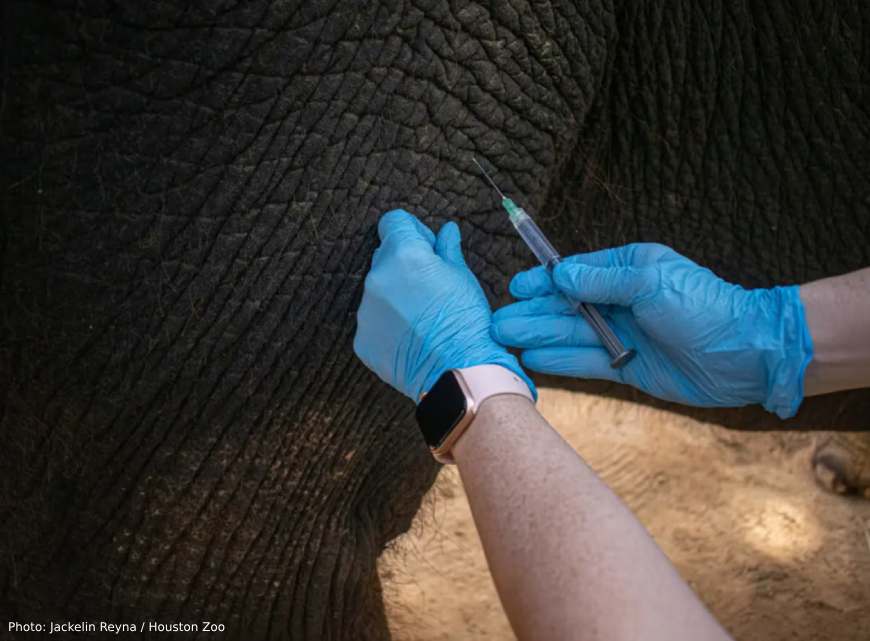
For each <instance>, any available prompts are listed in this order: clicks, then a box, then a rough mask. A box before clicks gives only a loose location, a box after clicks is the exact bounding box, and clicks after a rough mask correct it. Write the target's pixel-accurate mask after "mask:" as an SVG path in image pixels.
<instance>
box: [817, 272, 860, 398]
mask: <svg viewBox="0 0 870 641" xmlns="http://www.w3.org/2000/svg"><path fill="white" fill-rule="evenodd" d="M800 295H801V301H802V302H803V304H804V311H805V314H806V319H807V325H808V326H809V330H810V336H812V339H813V359H812V361H810V364H809V365H808V366H807V371H806V374H805V376H804V394H805V395H806V396H812V395H814V394H825V393H827V392H834V391H837V390H845V389H854V388H857V387H870V268H868V269H862V270H859V271H857V272H852V273H851V274H844V275H842V276H835V277H833V278H824V279H822V280H817V281H813V282H812V283H807V284H806V285H802V286H801V289H800Z"/></svg>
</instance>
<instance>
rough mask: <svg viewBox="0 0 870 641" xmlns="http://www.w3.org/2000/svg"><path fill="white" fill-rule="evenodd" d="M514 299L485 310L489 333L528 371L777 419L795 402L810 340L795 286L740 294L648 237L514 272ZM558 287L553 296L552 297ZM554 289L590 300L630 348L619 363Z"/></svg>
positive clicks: (794, 407)
mask: <svg viewBox="0 0 870 641" xmlns="http://www.w3.org/2000/svg"><path fill="white" fill-rule="evenodd" d="M510 291H511V294H513V296H514V297H515V298H518V299H523V300H521V302H517V303H514V304H512V305H509V306H507V307H504V308H502V309H499V310H498V311H497V312H496V313H495V314H494V315H493V325H492V335H493V337H494V338H495V339H496V340H498V341H499V342H500V343H502V344H503V345H508V346H512V347H520V348H523V349H524V350H525V351H524V352H523V354H522V362H523V364H524V365H525V366H526V367H528V368H529V369H533V370H536V371H538V372H545V373H550V374H562V375H566V376H576V377H580V378H599V379H606V380H611V381H617V382H622V383H628V384H629V385H633V386H634V387H636V388H638V389H641V390H643V391H645V392H647V393H648V394H652V395H653V396H658V397H659V398H662V399H665V400H669V401H677V402H680V403H686V404H689V405H699V406H702V407H713V406H720V407H737V406H741V405H747V404H750V403H762V404H763V405H764V407H765V408H766V409H768V410H769V411H771V412H775V413H776V414H778V415H779V416H780V417H781V418H788V417H790V416H793V415H794V414H795V413H796V412H797V409H798V407H799V406H800V403H801V401H802V399H803V374H804V370H805V369H806V366H807V364H808V363H809V361H810V359H811V358H812V353H813V351H812V341H811V338H810V334H809V330H808V328H807V324H806V321H805V319H804V310H803V305H802V304H801V301H800V298H799V296H798V287H797V286H791V287H774V288H771V289H753V290H746V289H743V288H742V287H740V286H738V285H732V284H730V283H727V282H725V281H724V280H722V279H721V278H719V277H717V276H716V275H715V274H713V272H711V271H710V270H709V269H705V268H703V267H700V266H698V265H696V264H695V263H693V262H692V261H691V260H689V259H688V258H685V257H683V256H680V255H679V254H677V253H676V252H675V251H673V250H672V249H670V248H668V247H665V246H663V245H657V244H650V243H645V244H634V245H627V246H625V247H619V248H617V249H606V250H603V251H598V252H593V253H589V254H580V255H577V256H572V257H570V258H568V259H566V260H565V261H564V262H562V263H561V264H559V265H557V266H556V268H555V269H554V270H553V276H552V278H551V277H550V275H549V274H548V273H547V271H546V270H544V268H542V267H536V268H534V269H531V270H529V271H525V272H520V273H519V274H517V275H516V276H515V277H514V278H513V280H512V281H511V284H510ZM558 292H561V293H558ZM562 294H565V295H567V296H570V297H572V298H574V299H575V300H580V301H584V302H588V303H598V304H599V310H600V311H601V312H602V314H604V315H605V317H608V318H609V321H610V323H611V327H613V330H614V331H615V332H616V333H617V335H619V337H620V338H622V340H623V342H624V343H625V344H626V345H627V346H630V347H634V348H635V349H636V350H637V355H636V356H635V357H634V359H633V360H631V361H630V362H629V363H628V364H627V365H625V367H623V368H622V369H613V368H611V367H610V357H609V356H608V354H607V351H606V350H605V349H604V347H603V346H602V344H601V342H600V340H599V339H598V337H597V336H596V335H595V333H594V332H593V331H592V328H591V327H590V326H589V325H588V323H586V321H585V320H584V319H583V318H582V317H581V316H579V315H577V314H575V312H574V311H573V310H572V309H571V308H570V306H569V304H568V302H567V300H566V299H565V297H564V296H563V295H562Z"/></svg>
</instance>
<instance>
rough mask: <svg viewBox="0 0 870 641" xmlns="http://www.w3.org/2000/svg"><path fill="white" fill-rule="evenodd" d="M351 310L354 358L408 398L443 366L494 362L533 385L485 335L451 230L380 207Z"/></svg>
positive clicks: (452, 226)
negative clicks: (375, 241) (376, 239)
mask: <svg viewBox="0 0 870 641" xmlns="http://www.w3.org/2000/svg"><path fill="white" fill-rule="evenodd" d="M378 234H379V235H380V238H381V245H380V247H378V248H377V249H376V250H375V254H374V257H373V258H372V268H371V270H370V271H369V274H368V276H366V281H365V291H364V293H363V299H362V303H361V304H360V308H359V311H358V312H357V329H356V336H355V337H354V341H353V349H354V351H355V352H356V355H357V356H359V358H360V359H361V360H362V362H363V363H365V364H366V366H367V367H368V368H369V369H371V370H373V371H374V372H375V374H377V375H378V376H379V377H380V378H381V379H382V380H384V381H385V382H387V383H389V384H390V385H392V386H393V387H395V388H396V389H397V390H399V391H400V392H402V393H403V394H404V395H405V396H408V397H410V398H411V399H412V400H413V401H414V402H415V403H417V402H419V401H420V397H421V395H422V394H423V393H424V392H427V391H429V389H430V388H431V387H432V386H433V385H434V384H435V382H436V381H437V380H438V378H439V377H440V376H441V374H443V373H444V372H445V371H446V370H448V369H459V368H463V367H471V366H473V365H502V366H504V367H506V368H508V369H510V370H512V371H513V372H515V373H516V374H517V375H518V376H520V377H521V378H522V379H523V380H525V381H526V382H527V383H528V385H529V389H530V390H531V391H532V394H533V395H535V397H537V393H536V390H535V386H534V384H533V383H532V381H531V379H529V377H528V376H526V373H525V372H524V371H523V368H522V367H520V364H519V363H518V362H517V359H516V358H515V357H514V356H513V355H512V354H510V353H509V352H508V351H507V350H506V349H505V348H504V347H502V346H501V345H499V344H498V343H496V342H495V341H494V340H493V339H492V337H491V336H490V333H489V328H490V323H491V320H492V310H491V309H490V306H489V302H488V301H487V300H486V296H485V295H484V293H483V290H482V289H481V288H480V284H479V283H478V282H477V278H475V276H474V274H473V273H472V272H471V270H470V269H469V268H468V266H467V265H466V264H465V259H464V258H463V256H462V248H461V246H460V237H459V227H457V226H456V223H453V222H449V223H447V224H445V225H444V226H443V227H442V228H441V231H439V232H438V236H437V237H436V236H435V235H434V234H433V233H432V231H431V230H430V229H429V228H428V227H427V226H426V225H424V224H423V223H421V222H420V221H419V220H417V219H416V218H415V217H414V216H412V215H411V214H409V213H408V212H406V211H404V210H401V209H397V210H393V211H390V212H387V213H386V214H384V215H383V216H382V217H381V220H380V222H379V223H378Z"/></svg>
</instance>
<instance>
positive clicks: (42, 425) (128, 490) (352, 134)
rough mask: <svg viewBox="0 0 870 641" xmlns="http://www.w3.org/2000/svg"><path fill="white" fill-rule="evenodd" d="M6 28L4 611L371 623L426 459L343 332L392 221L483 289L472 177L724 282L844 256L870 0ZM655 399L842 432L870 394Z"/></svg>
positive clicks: (87, 4)
mask: <svg viewBox="0 0 870 641" xmlns="http://www.w3.org/2000/svg"><path fill="white" fill-rule="evenodd" d="M2 11H3V24H4V31H5V34H4V39H3V45H2V49H3V64H2V100H0V123H2V125H0V126H2V131H0V136H2V149H3V165H4V172H3V178H2V180H3V191H2V193H3V207H2V211H3V214H2V236H0V247H2V260H0V265H2V267H0V270H2V271H0V291H2V298H0V300H2V312H0V318H2V327H3V332H2V337H0V386H2V399H3V404H2V409H0V425H2V432H0V434H2V437H3V438H2V456H0V468H2V469H0V482H2V487H0V505H2V507H0V514H2V516H0V532H2V536H0V586H2V588H0V604H2V611H3V612H4V613H8V618H9V619H10V620H15V621H19V622H27V621H33V622H38V621H46V620H49V619H51V620H61V619H63V620H66V619H70V620H73V621H79V620H81V621H91V620H92V621H98V620H105V621H114V622H118V623H126V622H142V624H143V626H145V627H146V632H147V631H148V630H150V629H151V628H149V627H148V626H151V625H163V626H169V627H168V628H166V629H169V630H170V633H169V635H170V638H171V637H172V636H173V634H175V633H174V632H172V630H177V629H179V628H173V627H172V626H176V625H181V624H184V625H188V626H190V625H196V626H199V627H198V634H193V635H191V633H179V638H180V637H183V638H191V636H193V637H196V638H198V637H199V636H207V635H208V634H210V633H208V632H206V631H205V630H204V629H203V626H204V622H206V621H207V622H210V623H211V624H219V625H221V626H224V627H225V630H226V631H225V632H224V633H223V636H225V638H246V639H248V638H250V639H279V638H290V639H385V638H388V637H389V632H388V629H387V625H386V620H385V614H384V609H383V604H382V596H381V586H380V583H379V579H378V575H377V572H376V561H377V558H378V556H379V554H380V553H381V551H382V550H384V548H385V546H387V544H388V543H389V542H390V541H391V540H393V539H394V538H395V537H397V536H398V535H400V534H401V533H402V532H404V531H405V530H406V529H407V528H408V527H409V524H410V521H411V519H412V517H413V516H414V514H415V513H416V511H417V509H418V507H419V505H420V503H421V500H422V497H423V495H424V494H425V493H426V491H427V490H428V488H429V487H430V486H431V484H432V483H433V480H434V478H435V476H436V474H437V472H438V466H437V464H436V463H435V462H434V461H433V460H432V458H431V457H430V455H429V453H428V451H427V449H426V447H425V446H424V444H423V441H422V439H421V438H420V436H419V434H418V433H417V430H416V427H415V426H414V421H413V412H414V403H413V402H411V401H409V400H408V399H406V398H404V397H403V396H401V395H400V394H398V393H396V392H394V391H392V390H390V389H389V388H388V387H387V386H386V385H384V384H383V383H382V382H381V381H379V380H378V379H377V378H376V377H375V376H374V375H373V374H371V373H370V372H368V371H367V370H366V369H365V368H364V367H363V366H362V364H361V363H360V362H359V361H358V360H357V359H356V358H355V356H354V354H353V351H352V337H353V334H354V330H355V313H356V309H357V307H358V304H359V300H360V296H361V291H362V284H363V280H364V277H365V274H366V271H367V268H368V265H369V261H370V257H371V255H372V252H373V251H374V249H375V247H376V245H377V234H376V223H377V220H378V217H379V216H380V214H381V213H382V212H384V211H386V210H388V209H392V208H397V207H402V208H405V209H407V210H409V211H411V212H413V213H415V214H416V215H418V216H419V217H420V218H421V220H423V221H424V222H425V223H427V224H428V225H430V226H432V227H433V228H437V227H438V226H440V225H441V224H442V223H443V222H444V221H446V220H456V221H458V222H459V224H460V227H461V230H462V233H463V236H464V240H463V243H464V251H465V253H466V257H467V260H468V263H469V265H470V267H471V268H472V270H473V271H474V272H475V273H476V275H477V276H478V277H479V279H480V281H481V284H482V286H483V288H484V291H485V293H486V294H487V296H488V297H489V299H490V301H491V302H492V303H493V305H500V304H504V303H506V302H507V301H508V295H507V281H508V279H509V277H510V276H511V275H512V274H513V273H514V272H515V271H516V270H518V269H521V268H523V267H528V266H531V264H532V257H531V256H530V255H529V253H528V251H527V250H526V249H525V247H524V246H523V245H522V244H521V243H520V242H519V241H518V239H517V238H516V236H515V234H514V233H513V231H512V229H511V227H510V223H509V221H508V220H507V218H506V216H505V215H504V214H503V213H502V212H501V211H500V210H499V207H498V201H497V200H496V199H495V198H494V196H493V192H492V190H491V188H490V187H489V185H488V184H487V183H486V182H485V181H484V179H483V178H482V177H481V176H480V174H479V173H478V172H477V171H476V168H475V166H474V165H473V164H472V160H471V157H472V156H475V157H477V158H479V159H480V160H481V161H483V162H485V163H487V166H488V167H490V168H492V171H493V172H494V175H495V177H496V179H497V181H498V182H499V185H500V186H501V188H502V189H503V190H504V191H505V192H507V193H508V194H509V195H511V196H512V197H514V198H515V199H516V200H517V201H518V202H519V203H520V204H522V205H523V206H524V207H526V208H527V209H528V210H529V211H530V212H532V213H534V214H536V215H537V216H538V221H539V223H540V225H541V226H542V228H543V229H544V230H545V231H546V233H547V234H548V235H549V236H550V237H551V239H552V240H553V241H554V243H555V244H556V245H557V246H558V247H559V248H560V249H561V250H562V251H563V252H566V253H567V252H579V251H585V250H590V249H593V248H600V247H604V246H612V245H617V244H622V243H627V242H635V241H655V242H661V243H664V244H667V245H670V246H672V247H674V248H675V249H676V250H677V251H679V252H681V253H683V254H685V255H687V256H689V257H690V258H692V259H693V260H696V261H698V262H699V263H701V264H704V265H707V266H709V267H710V268H712V269H713V270H714V271H716V272H717V273H718V274H719V275H721V276H722V277H724V278H726V279H728V280H731V281H734V282H737V283H740V284H742V285H744V286H746V287H762V286H769V285H772V284H774V283H777V284H780V283H799V282H804V281H808V280H811V279H815V278H819V277H822V276H826V275H833V274H838V273H843V272H846V271H850V270H853V269H857V268H860V267H863V266H866V265H868V264H870V244H868V242H867V240H868V238H870V215H868V214H870V172H868V171H867V170H868V167H870V108H868V105H870V94H868V87H870V6H868V5H867V3H864V2H859V1H857V0H843V1H842V2H835V3H834V2H824V1H821V0H771V1H770V2H764V3H761V2H759V3H753V2H742V3H730V2H722V1H716V0H706V1H700V2H688V1H682V2H661V1H656V0H636V1H634V2H623V1H620V0H591V1H589V2H574V1H571V0H554V1H544V0H541V1H535V2H530V1H529V0H503V1H497V2H486V3H473V2H471V3H463V2H443V1H439V0H419V1H418V2H414V3H406V2H401V1H399V0H379V1H375V2H365V3H357V2H331V3H330V2H323V1H321V0H311V1H310V2H293V1H290V0H284V1H277V0H275V1H269V0H251V1H250V2H244V3H240V2H234V1H232V0H218V1H216V2H208V3H186V2H177V1H176V0H158V1H156V2H124V1H120V2H119V1H116V0H105V1H103V2H98V1H96V0H94V1H87V0H85V1H79V2H69V1H64V0H55V1H44V2H33V1H29V0H10V1H9V2H6V3H4V4H3V8H2ZM629 366H630V365H629ZM558 384H562V385H565V384H566V382H565V381H558ZM571 384H577V385H580V386H582V387H583V388H584V389H589V390H593V391H598V392H600V393H610V394H617V395H619V394H623V395H629V396H632V397H634V398H638V399H640V400H642V401H643V402H649V403H657V401H654V400H651V399H647V398H642V397H641V396H640V395H639V394H637V393H635V392H632V391H629V390H621V389H615V388H614V387H613V386H612V385H605V384H600V383H594V382H590V383H571ZM671 407H672V406H671ZM672 409H675V411H687V412H693V413H697V414H700V415H702V416H704V417H706V418H708V419H709V420H713V421H716V422H718V423H720V424H723V425H728V426H731V427H735V428H743V429H788V428H791V429H804V428H816V429H818V428H825V429H835V430H857V429H866V428H867V427H868V424H867V416H868V415H870V395H868V393H867V392H861V391H854V392H849V393H841V394H835V395H830V396H826V397H819V398H814V399H808V400H807V401H806V402H805V404H804V406H803V408H802V410H801V412H800V413H799V414H798V416H797V417H796V418H794V419H790V420H789V421H785V422H781V421H779V420H777V419H775V417H772V416H768V415H766V414H765V413H764V412H763V411H762V410H760V409H759V408H745V409H740V410H688V409H686V410H683V409H680V408H676V407H672ZM843 456H847V455H843ZM841 459H842V456H841ZM824 460H828V459H824V457H821V458H819V459H818V461H819V463H818V464H819V465H822V466H824V465H825V464H824ZM849 464H851V463H849ZM829 467H830V466H829ZM844 478H845V475H844ZM37 624H38V623H37ZM195 632H196V630H195ZM3 634H7V631H6V630H4V631H3ZM155 634H156V632H155ZM84 636H85V637H88V636H90V634H89V633H87V632H85V633H84Z"/></svg>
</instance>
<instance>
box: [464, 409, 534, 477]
mask: <svg viewBox="0 0 870 641" xmlns="http://www.w3.org/2000/svg"><path fill="white" fill-rule="evenodd" d="M537 413H538V411H537V409H535V405H534V403H533V402H532V401H530V400H529V399H527V398H525V397H523V396H519V395H516V394H503V395H500V396H493V397H490V398H488V399H486V400H485V401H484V402H483V403H481V404H480V408H479V409H478V412H477V416H475V418H474V421H472V424H471V425H470V426H469V428H468V429H467V430H465V433H464V434H463V435H462V437H460V438H459V440H457V441H456V443H454V444H453V449H452V450H451V454H452V455H453V459H454V461H455V462H456V464H457V465H458V466H459V467H460V468H462V467H464V466H466V465H473V464H474V463H473V462H474V461H476V460H478V461H479V460H480V459H481V458H482V457H486V456H487V450H488V445H487V443H488V442H490V441H491V440H492V439H498V438H501V437H502V436H503V434H499V433H498V430H499V426H500V425H503V424H504V423H505V422H506V421H513V422H521V423H523V422H529V421H524V418H527V417H531V416H532V415H535V414H537Z"/></svg>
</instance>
